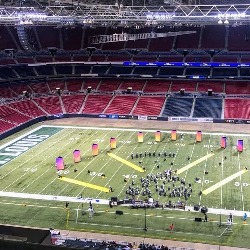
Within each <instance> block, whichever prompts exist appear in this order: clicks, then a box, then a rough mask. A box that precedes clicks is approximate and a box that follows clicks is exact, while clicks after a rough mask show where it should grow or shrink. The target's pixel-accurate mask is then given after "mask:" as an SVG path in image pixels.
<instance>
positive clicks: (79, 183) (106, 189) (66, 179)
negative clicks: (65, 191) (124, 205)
mask: <svg viewBox="0 0 250 250" xmlns="http://www.w3.org/2000/svg"><path fill="white" fill-rule="evenodd" d="M58 180H60V181H66V182H69V183H73V184H76V185H79V186H84V187H88V188H92V189H96V190H100V191H103V192H106V193H108V192H109V189H108V188H106V187H101V186H98V185H95V184H91V183H88V182H84V181H78V180H74V179H71V178H68V177H61V178H58Z"/></svg>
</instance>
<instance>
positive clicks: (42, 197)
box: [0, 191, 109, 205]
mask: <svg viewBox="0 0 250 250" xmlns="http://www.w3.org/2000/svg"><path fill="white" fill-rule="evenodd" d="M0 196H1V197H12V198H22V199H35V200H47V201H68V202H78V203H89V202H90V201H91V202H92V203H96V204H103V205H108V204H109V201H108V200H105V199H94V198H81V197H70V196H58V195H44V194H28V193H15V192H4V191H0Z"/></svg>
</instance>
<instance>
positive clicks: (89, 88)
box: [87, 86, 92, 94]
mask: <svg viewBox="0 0 250 250" xmlns="http://www.w3.org/2000/svg"><path fill="white" fill-rule="evenodd" d="M91 90H92V87H91V86H88V87H87V92H88V94H89V93H90V92H91Z"/></svg>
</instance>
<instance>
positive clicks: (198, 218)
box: [194, 217, 202, 222]
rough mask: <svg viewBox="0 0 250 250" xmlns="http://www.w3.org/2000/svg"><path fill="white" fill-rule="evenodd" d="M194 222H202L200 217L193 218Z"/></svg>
mask: <svg viewBox="0 0 250 250" xmlns="http://www.w3.org/2000/svg"><path fill="white" fill-rule="evenodd" d="M194 221H198V222H202V218H200V217H195V218H194Z"/></svg>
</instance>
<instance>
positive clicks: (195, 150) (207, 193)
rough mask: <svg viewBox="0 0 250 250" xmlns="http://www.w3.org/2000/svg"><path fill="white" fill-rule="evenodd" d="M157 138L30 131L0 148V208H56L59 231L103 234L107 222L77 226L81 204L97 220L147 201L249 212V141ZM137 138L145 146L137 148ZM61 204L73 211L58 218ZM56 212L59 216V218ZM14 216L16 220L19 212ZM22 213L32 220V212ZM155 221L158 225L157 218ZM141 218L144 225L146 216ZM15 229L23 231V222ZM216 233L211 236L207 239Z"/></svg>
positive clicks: (189, 135) (187, 135) (123, 132)
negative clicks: (90, 206)
mask: <svg viewBox="0 0 250 250" xmlns="http://www.w3.org/2000/svg"><path fill="white" fill-rule="evenodd" d="M139 132H141V133H140V135H139V137H138V133H139ZM157 136H158V137H157ZM157 136H156V131H155V130H143V129H121V128H119V129H118V128H98V127H73V126H50V125H43V126H40V127H38V128H36V129H33V130H31V131H29V132H27V133H26V134H24V135H22V136H19V137H17V138H15V139H14V140H12V141H10V142H8V143H5V144H3V145H1V146H0V179H1V182H0V196H1V197H2V198H1V203H2V204H7V205H8V204H9V205H10V207H8V211H10V213H11V211H12V209H13V206H12V205H11V204H14V203H15V202H16V203H18V204H20V205H21V206H22V205H24V206H26V205H27V206H28V207H29V206H30V207H29V208H30V209H32V206H33V208H34V207H36V206H37V207H39V206H40V207H39V211H41V214H42V213H44V211H45V210H46V209H49V208H51V207H52V208H53V207H54V208H55V211H53V212H51V210H50V212H49V213H50V216H52V217H53V218H54V219H52V220H55V221H56V219H58V220H61V222H60V223H61V224H60V223H59V224H60V226H62V225H64V226H65V224H66V226H69V227H70V226H71V227H74V226H75V222H77V223H79V224H80V225H84V227H86V225H85V224H88V228H89V227H90V229H91V230H95V231H96V230H97V231H98V229H100V230H104V229H103V228H102V226H103V227H105V226H104V224H105V225H110V221H111V220H109V223H107V222H105V223H104V222H103V224H102V226H101V224H98V223H97V224H96V225H90V224H89V222H88V219H87V218H86V219H84V217H83V219H82V218H79V216H80V214H82V210H81V209H82V208H83V207H84V210H85V209H86V210H87V205H85V203H88V201H89V200H93V201H94V203H95V204H98V203H99V204H98V207H96V210H97V211H98V209H99V215H101V214H103V213H104V214H105V213H106V212H107V210H108V209H109V206H108V203H109V200H110V199H111V197H117V198H118V200H124V199H134V200H135V201H145V200H148V199H149V198H153V200H154V201H158V202H159V204H162V205H164V206H165V205H166V204H169V203H171V204H178V203H183V204H185V205H186V206H191V207H193V206H195V205H200V206H204V207H207V208H208V212H209V209H212V208H217V209H227V210H232V211H236V210H238V211H242V213H243V211H249V207H250V192H249V189H250V181H249V171H248V168H249V167H250V166H249V158H250V150H249V148H250V140H249V138H250V137H249V135H248V134H228V133H208V132H206V133H205V132H202V140H201V142H197V141H196V132H187V131H177V138H176V140H172V137H171V131H164V130H162V131H160V133H159V132H158V134H157ZM159 136H160V137H159ZM222 136H224V137H226V138H227V139H226V141H227V146H226V148H221V137H222ZM156 137H157V140H158V141H156ZM111 138H115V140H116V148H114V149H111V144H110V140H111ZM138 138H139V140H143V141H142V142H138ZM142 138H143V139H142ZM159 138H160V139H159ZM238 140H243V151H242V152H239V151H238V150H237V141H238ZM93 144H97V145H98V154H97V155H96V156H93V149H92V146H93ZM74 150H80V153H81V161H80V162H78V163H75V162H74V159H73V151H74ZM57 157H62V158H63V160H64V167H65V168H64V169H63V170H60V171H57V169H56V158H57ZM66 201H68V202H70V207H71V204H73V203H74V204H75V205H72V207H73V206H74V210H75V211H71V212H70V213H69V211H64V210H63V209H65V208H64V206H65V205H64V204H65V202H66ZM45 202H46V203H45ZM44 204H46V205H44ZM43 208H44V209H43ZM56 208H58V209H59V208H60V209H62V210H63V212H62V213H61V212H59V213H58V211H57V209H56ZM22 209H23V208H22ZM25 209H26V208H25ZM117 209H120V207H118V208H117ZM126 211H127V210H126ZM126 211H125V212H126ZM128 211H132V210H128ZM0 212H1V211H0ZM15 213H17V214H16V215H15V216H16V217H18V213H19V211H18V212H17V211H15ZM20 213H21V212H20ZM26 213H28V214H29V215H30V216H31V215H32V212H31V211H30V212H26ZM55 213H56V214H57V216H55ZM129 213H131V212H129ZM140 213H141V215H140V219H139V218H137V219H136V221H137V225H142V224H143V220H144V219H143V213H144V212H143V211H141V212H140ZM157 213H159V212H157ZM171 213H172V211H170V212H169V214H171ZM240 213H241V212H240ZM28 214H26V216H29V215H28ZM97 214H98V213H97ZM111 214H112V213H111ZM111 214H106V219H107V218H108V217H109V216H113V215H111ZM22 216H23V215H22ZM40 216H41V218H40ZM40 216H39V220H41V221H42V220H43V217H42V215H40ZM60 216H61V217H60ZM157 216H158V217H157ZM157 216H156V218H158V219H160V218H161V217H159V216H163V215H159V214H158V215H157ZM175 216H176V217H183V215H181V214H175V215H174V217H175ZM100 217H101V216H100ZM147 217H149V219H150V215H147ZM151 217H152V215H151ZM166 217H167V216H166ZM170 217H171V216H170ZM191 217H192V218H193V215H192V216H191ZM124 218H125V217H124ZM37 219H38V218H37V216H35V217H34V218H33V219H32V223H34V224H36V223H38V222H37ZM217 219H218V217H216V218H215V220H217ZM121 220H122V219H121V218H120V219H119V224H120V225H123V224H122V223H125V224H124V227H123V232H124V230H125V228H126V227H127V228H128V229H127V231H131V230H130V227H134V228H135V226H133V225H132V224H133V223H132V220H135V219H133V218H132V219H131V218H130V219H128V220H127V221H126V220H123V222H121ZM45 221H46V219H44V223H45ZM149 221H150V220H149ZM18 222H19V223H21V224H25V221H21V222H20V220H19V221H18ZM14 223H15V222H14ZM32 223H31V224H30V225H32ZM100 223H101V222H100ZM131 223H132V224H131ZM167 223H168V222H167ZM28 224H29V223H28ZM38 224H39V223H38ZM52 224H53V223H52ZM152 224H154V226H153V225H151V226H152V227H154V228H155V230H163V231H164V229H163V228H164V227H165V226H166V225H165V224H164V225H163V226H162V229H159V228H158V226H159V225H158V226H157V224H158V222H152ZM39 225H40V224H39ZM42 225H43V226H44V225H47V224H43V223H42ZM56 225H57V224H56ZM125 225H126V227H125ZM78 226H79V225H78ZM116 226H117V227H118V225H116ZM47 227H49V226H48V225H47ZM107 227H108V226H106V228H107ZM97 228H98V229H97ZM139 228H141V226H140V227H139ZM78 229H79V228H78ZM117 230H118V229H117ZM183 230H184V229H183ZM189 230H191V229H189ZM192 230H194V229H192ZM197 230H198V231H200V230H201V229H200V228H199V229H197ZM104 231H105V230H104ZM118 231H119V230H118ZM125 231H126V230H125ZM159 232H160V231H159ZM210 233H211V232H210ZM217 233H218V232H217V231H216V230H215V232H214V233H211V235H214V234H215V235H216V234H217Z"/></svg>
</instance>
